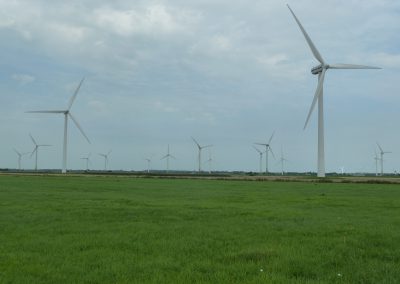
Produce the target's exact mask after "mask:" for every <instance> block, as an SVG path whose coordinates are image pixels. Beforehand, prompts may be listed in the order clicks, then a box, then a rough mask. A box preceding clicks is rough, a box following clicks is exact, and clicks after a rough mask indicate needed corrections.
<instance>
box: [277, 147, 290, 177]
mask: <svg viewBox="0 0 400 284" xmlns="http://www.w3.org/2000/svg"><path fill="white" fill-rule="evenodd" d="M279 162H280V163H281V174H282V175H283V174H284V163H285V162H289V160H287V159H286V158H285V157H284V156H283V149H282V147H281V157H280V158H279Z"/></svg>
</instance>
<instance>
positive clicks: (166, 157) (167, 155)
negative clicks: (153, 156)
mask: <svg viewBox="0 0 400 284" xmlns="http://www.w3.org/2000/svg"><path fill="white" fill-rule="evenodd" d="M169 158H172V159H176V158H175V157H174V156H172V155H171V154H170V153H169V144H168V148H167V154H166V155H165V156H164V157H162V158H161V160H164V159H166V160H167V173H168V172H169Z"/></svg>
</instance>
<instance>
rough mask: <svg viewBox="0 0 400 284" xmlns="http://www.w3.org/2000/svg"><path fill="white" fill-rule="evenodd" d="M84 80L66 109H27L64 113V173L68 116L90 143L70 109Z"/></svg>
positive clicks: (38, 111) (64, 169) (65, 169)
mask: <svg viewBox="0 0 400 284" xmlns="http://www.w3.org/2000/svg"><path fill="white" fill-rule="evenodd" d="M84 80H85V78H83V79H82V80H81V82H80V83H79V85H78V87H77V88H76V90H75V93H74V94H73V96H72V97H71V99H70V100H69V103H68V106H67V109H65V110H36V111H27V113H61V114H64V143H63V159H62V170H61V172H62V173H63V174H65V173H67V139H68V137H67V129H68V117H69V118H71V120H72V121H73V123H74V124H75V125H76V127H77V128H78V129H79V131H80V132H81V133H82V135H83V136H84V137H85V138H86V140H87V141H88V142H89V144H90V141H89V138H88V137H87V136H86V134H85V132H84V131H83V129H82V128H81V126H80V125H79V123H78V121H77V120H76V119H75V118H74V116H73V115H72V114H71V111H70V110H71V107H72V104H73V103H74V101H75V98H76V96H77V95H78V92H79V89H80V88H81V85H82V83H83V81H84Z"/></svg>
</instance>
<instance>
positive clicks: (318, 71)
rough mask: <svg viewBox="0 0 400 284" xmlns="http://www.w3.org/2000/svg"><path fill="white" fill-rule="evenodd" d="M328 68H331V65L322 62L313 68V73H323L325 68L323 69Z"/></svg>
mask: <svg viewBox="0 0 400 284" xmlns="http://www.w3.org/2000/svg"><path fill="white" fill-rule="evenodd" d="M328 68H329V65H327V64H320V65H318V66H315V67H313V68H311V73H312V74H313V75H318V74H321V73H322V70H323V69H328Z"/></svg>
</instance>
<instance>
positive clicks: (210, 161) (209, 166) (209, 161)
mask: <svg viewBox="0 0 400 284" xmlns="http://www.w3.org/2000/svg"><path fill="white" fill-rule="evenodd" d="M208 150H209V151H208V160H207V161H206V162H208V173H209V174H211V169H212V167H211V164H212V161H213V159H212V158H211V149H208Z"/></svg>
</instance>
